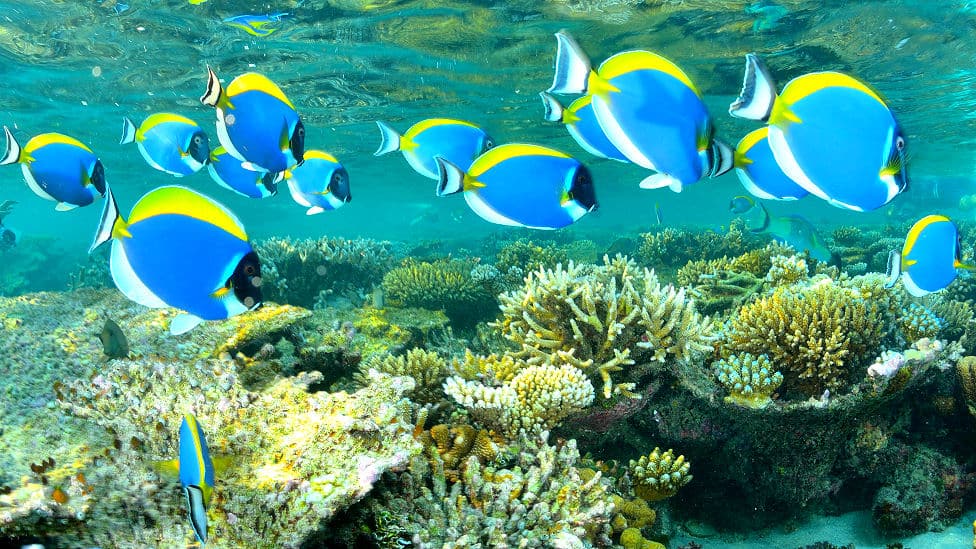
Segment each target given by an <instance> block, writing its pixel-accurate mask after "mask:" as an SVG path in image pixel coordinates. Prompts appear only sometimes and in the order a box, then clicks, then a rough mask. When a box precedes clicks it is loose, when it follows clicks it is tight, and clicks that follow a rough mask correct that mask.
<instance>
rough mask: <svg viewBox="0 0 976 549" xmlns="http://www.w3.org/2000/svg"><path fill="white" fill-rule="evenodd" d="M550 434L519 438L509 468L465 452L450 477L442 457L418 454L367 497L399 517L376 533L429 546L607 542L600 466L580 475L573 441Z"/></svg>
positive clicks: (376, 511)
mask: <svg viewBox="0 0 976 549" xmlns="http://www.w3.org/2000/svg"><path fill="white" fill-rule="evenodd" d="M547 438H548V435H547V434H543V436H542V439H541V442H538V441H531V440H527V441H525V442H524V443H521V444H520V446H521V447H523V448H524V449H523V450H522V451H521V452H520V453H519V454H518V457H517V460H516V463H515V464H514V465H513V466H511V467H509V468H501V467H496V466H492V465H485V466H482V465H481V464H480V463H479V462H478V460H477V459H476V458H474V457H472V458H469V459H468V464H467V466H466V467H465V469H464V473H463V474H462V477H461V480H460V481H459V482H455V483H453V484H451V483H449V482H448V479H447V478H446V476H445V474H444V470H443V466H441V465H439V463H438V460H439V458H436V457H435V458H434V461H433V463H434V467H433V468H432V467H431V464H430V462H429V461H428V460H427V459H424V458H423V457H421V456H417V457H415V458H414V459H412V460H411V462H410V467H409V469H408V470H407V471H406V472H405V473H403V474H401V475H400V476H399V479H398V480H399V482H398V486H397V489H396V491H395V492H385V493H384V494H382V496H381V497H379V498H376V499H375V500H373V501H372V502H371V503H372V507H373V512H372V515H373V516H385V517H395V521H396V522H395V524H386V525H384V528H383V530H382V531H380V530H379V529H377V531H375V535H376V536H377V537H384V538H393V539H396V538H400V539H402V540H403V541H409V542H411V543H413V545H414V546H415V547H431V548H433V547H452V548H456V549H463V548H480V547H526V548H532V547H540V548H541V547H573V548H577V547H578V548H582V547H605V546H610V545H612V542H611V540H610V519H611V517H612V515H613V504H612V503H611V501H610V494H609V489H610V481H609V480H608V479H606V478H604V477H603V476H602V475H601V474H600V473H597V474H595V475H592V476H589V478H588V479H586V480H584V478H583V475H582V474H581V471H583V469H580V468H579V466H578V463H579V459H580V457H579V451H578V450H577V449H576V443H575V441H573V440H570V441H568V442H566V443H564V444H561V445H559V446H551V445H549V444H548V442H547ZM378 526H379V525H378ZM391 529H392V530H395V531H394V532H393V535H391V534H390V532H389V530H391Z"/></svg>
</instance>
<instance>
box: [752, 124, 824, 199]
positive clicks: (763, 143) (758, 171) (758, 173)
mask: <svg viewBox="0 0 976 549" xmlns="http://www.w3.org/2000/svg"><path fill="white" fill-rule="evenodd" d="M768 131H769V129H768V128H767V127H762V128H759V129H758V130H754V131H752V132H750V133H749V134H747V135H746V136H745V137H743V138H742V141H739V144H738V145H736V147H735V161H734V166H735V174H736V175H737V176H739V181H740V182H741V183H742V186H743V187H745V188H746V190H747V191H749V193H750V194H752V195H753V196H755V197H757V198H763V199H766V200H797V199H800V198H803V197H804V196H806V195H808V194H810V193H809V192H807V190H806V189H804V188H803V187H801V186H799V185H797V184H796V182H795V181H793V180H792V179H790V177H789V176H788V175H786V174H785V173H783V170H782V169H780V167H779V164H777V163H776V158H775V157H773V151H772V150H771V149H770V148H769V140H768V139H767V132H768Z"/></svg>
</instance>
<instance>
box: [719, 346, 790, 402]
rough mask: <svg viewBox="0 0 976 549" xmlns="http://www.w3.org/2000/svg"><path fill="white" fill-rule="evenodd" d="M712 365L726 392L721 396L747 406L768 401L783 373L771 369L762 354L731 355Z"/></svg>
mask: <svg viewBox="0 0 976 549" xmlns="http://www.w3.org/2000/svg"><path fill="white" fill-rule="evenodd" d="M712 367H713V368H714V370H715V375H716V377H718V380H719V383H721V384H722V386H723V387H725V389H726V390H728V392H729V396H727V397H725V400H726V401H728V402H733V403H735V404H740V405H742V406H747V407H749V408H762V407H764V406H766V405H768V404H769V403H770V402H772V400H771V397H772V395H773V393H775V392H776V389H777V388H779V386H780V385H781V384H782V383H783V374H781V373H779V372H776V371H774V368H773V365H772V363H771V362H770V361H769V357H767V356H766V355H759V356H753V355H752V354H750V353H742V354H737V355H732V356H730V357H729V358H727V359H722V360H719V361H717V362H716V363H715V364H714V365H713V366H712Z"/></svg>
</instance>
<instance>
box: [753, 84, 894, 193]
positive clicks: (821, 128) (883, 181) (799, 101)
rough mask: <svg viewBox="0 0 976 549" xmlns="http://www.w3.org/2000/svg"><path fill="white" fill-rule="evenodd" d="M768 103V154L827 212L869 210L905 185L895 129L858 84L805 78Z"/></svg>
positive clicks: (884, 107)
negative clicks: (827, 205) (822, 202)
mask: <svg viewBox="0 0 976 549" xmlns="http://www.w3.org/2000/svg"><path fill="white" fill-rule="evenodd" d="M794 90H796V91H795V92H794ZM776 102H777V103H778V104H779V106H777V105H775V104H774V107H773V112H772V114H771V116H770V120H769V123H770V129H769V143H770V147H771V148H772V150H773V154H774V155H775V156H776V160H777V162H779V164H780V166H781V167H783V170H784V171H785V172H786V173H787V174H788V175H790V177H792V178H793V179H794V180H795V181H796V182H797V184H799V185H800V186H802V187H803V188H805V189H806V190H808V191H810V192H811V193H813V194H815V195H817V196H819V197H821V198H823V199H824V200H827V201H829V202H830V203H831V204H833V205H835V206H839V207H842V208H847V209H851V210H856V211H870V210H874V209H877V208H879V207H881V206H883V205H885V204H887V203H888V202H890V201H891V199H893V198H894V197H895V196H896V195H897V194H898V193H899V192H901V191H902V190H904V189H905V187H906V186H907V177H906V176H905V174H904V153H903V149H904V143H905V141H904V137H903V135H902V132H901V129H900V127H899V126H898V123H897V121H895V118H894V115H892V113H891V110H889V109H888V106H887V105H885V103H884V102H883V101H882V100H881V99H880V97H878V96H877V95H876V94H875V93H874V92H873V91H871V90H869V89H868V88H867V87H866V86H864V85H863V84H861V83H860V82H857V81H856V80H854V79H853V78H851V77H849V76H846V75H842V74H839V73H813V74H808V75H805V76H801V77H798V78H796V79H794V80H793V81H791V82H790V83H789V84H787V86H786V88H784V89H783V92H782V93H781V94H780V97H779V98H777V99H776Z"/></svg>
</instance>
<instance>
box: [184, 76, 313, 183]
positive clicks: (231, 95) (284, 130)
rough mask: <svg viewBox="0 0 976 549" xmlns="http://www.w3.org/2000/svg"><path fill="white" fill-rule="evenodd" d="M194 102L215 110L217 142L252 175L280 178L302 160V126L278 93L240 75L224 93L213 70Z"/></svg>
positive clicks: (266, 83) (274, 87) (272, 85)
mask: <svg viewBox="0 0 976 549" xmlns="http://www.w3.org/2000/svg"><path fill="white" fill-rule="evenodd" d="M200 100H201V101H202V102H203V103H204V104H207V105H211V106H213V107H215V108H216V109H217V138H218V139H219V140H220V144H221V145H223V147H224V148H225V149H227V152H229V153H230V154H231V155H233V156H234V157H236V158H238V159H240V160H241V161H242V162H244V166H245V167H247V168H248V169H251V170H253V171H264V172H271V173H275V174H277V173H280V172H283V171H285V170H286V169H288V167H289V166H293V165H295V164H300V163H301V162H302V161H303V160H304V151H305V126H304V124H303V123H302V121H301V118H300V117H299V116H298V113H297V112H296V111H295V107H294V105H292V103H291V101H290V100H289V99H288V98H287V97H286V96H285V94H284V92H282V91H281V89H280V88H279V87H278V86H277V85H276V84H275V83H274V82H272V81H271V80H269V79H268V78H267V77H265V76H263V75H260V74H257V73H245V74H242V75H240V76H238V77H237V78H235V79H234V80H233V81H231V83H230V85H229V86H227V89H226V90H224V89H223V88H221V86H220V82H219V80H218V79H217V76H216V74H215V73H214V72H213V70H212V69H211V70H210V76H209V80H208V83H207V91H206V93H205V94H204V96H203V97H201V98H200Z"/></svg>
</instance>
